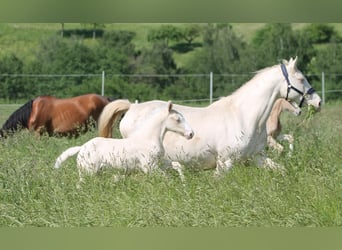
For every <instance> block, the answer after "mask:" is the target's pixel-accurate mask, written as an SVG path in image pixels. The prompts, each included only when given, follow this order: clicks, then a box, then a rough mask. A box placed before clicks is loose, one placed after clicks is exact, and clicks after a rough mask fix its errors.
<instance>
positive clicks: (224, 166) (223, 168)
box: [214, 157, 233, 177]
mask: <svg viewBox="0 0 342 250" xmlns="http://www.w3.org/2000/svg"><path fill="white" fill-rule="evenodd" d="M232 167H233V160H232V159H231V158H228V159H227V160H225V161H223V158H222V157H218V159H217V162H216V169H215V173H214V176H215V177H220V176H222V175H223V174H225V173H227V172H228V171H229V170H230V169H231V168H232Z"/></svg>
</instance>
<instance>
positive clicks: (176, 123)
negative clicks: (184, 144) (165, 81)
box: [165, 101, 194, 139]
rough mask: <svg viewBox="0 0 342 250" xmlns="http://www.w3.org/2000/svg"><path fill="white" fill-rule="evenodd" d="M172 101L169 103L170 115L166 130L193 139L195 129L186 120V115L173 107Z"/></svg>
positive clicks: (166, 122)
mask: <svg viewBox="0 0 342 250" xmlns="http://www.w3.org/2000/svg"><path fill="white" fill-rule="evenodd" d="M172 106H173V105H172V102H171V101H169V102H168V103H167V108H168V116H167V119H166V121H165V128H166V130H169V131H173V132H176V133H178V134H181V135H183V136H184V137H185V138H186V139H191V138H192V137H193V136H194V131H193V130H192V128H191V127H190V125H189V124H188V122H187V121H186V120H185V118H184V116H183V115H182V114H181V113H179V112H178V111H176V110H174V109H172Z"/></svg>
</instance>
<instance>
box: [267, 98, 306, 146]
mask: <svg viewBox="0 0 342 250" xmlns="http://www.w3.org/2000/svg"><path fill="white" fill-rule="evenodd" d="M283 111H289V112H292V113H293V114H294V115H296V116H298V115H300V114H301V112H302V111H301V109H300V108H299V107H298V106H297V104H296V103H294V104H293V105H292V104H291V103H290V102H288V101H286V100H285V99H284V98H279V99H278V100H276V102H275V103H274V105H273V108H272V110H271V114H270V117H269V118H268V119H267V122H266V131H267V144H268V145H269V146H270V147H272V148H274V149H276V150H277V151H278V152H279V153H281V152H282V151H283V150H284V147H283V146H282V145H280V144H279V143H278V142H277V141H276V138H277V139H278V140H279V141H281V140H287V141H288V142H289V147H290V150H293V141H294V139H293V136H292V135H290V134H280V132H281V123H280V114H281V113H282V112H283Z"/></svg>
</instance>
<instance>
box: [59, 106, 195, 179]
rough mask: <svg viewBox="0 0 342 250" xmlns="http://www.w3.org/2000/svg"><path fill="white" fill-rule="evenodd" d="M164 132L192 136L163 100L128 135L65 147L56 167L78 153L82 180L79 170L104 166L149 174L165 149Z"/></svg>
mask: <svg viewBox="0 0 342 250" xmlns="http://www.w3.org/2000/svg"><path fill="white" fill-rule="evenodd" d="M118 103H120V105H122V106H125V107H126V108H127V109H129V107H130V105H131V104H130V102H129V101H127V100H118ZM166 131H172V132H176V133H177V134H178V135H180V136H181V137H184V138H185V139H191V138H192V137H193V135H194V132H193V130H192V129H191V127H190V126H189V124H188V123H187V122H186V120H185V119H184V117H183V115H182V114H181V113H179V112H178V111H176V110H173V109H172V103H171V102H168V103H166V104H165V103H163V104H162V105H160V106H159V107H158V108H157V109H156V110H151V112H150V113H149V114H148V116H147V117H146V122H144V123H143V124H141V126H140V127H136V131H134V132H133V133H132V134H131V136H130V137H129V138H126V139H112V138H103V137H96V138H93V139H91V140H89V141H88V142H86V143H85V144H83V145H82V146H76V147H71V148H69V149H67V150H65V151H64V152H63V153H62V154H61V155H60V156H59V157H58V158H57V160H56V163H55V168H59V167H60V166H61V164H62V162H64V161H65V160H66V159H67V158H69V157H71V156H73V155H75V154H77V153H78V155H77V166H78V170H79V175H80V181H82V172H86V173H88V174H93V173H96V172H97V171H99V170H100V169H101V168H103V167H113V168H119V169H122V168H123V169H126V170H129V169H134V168H137V169H141V170H142V171H143V172H144V173H148V172H150V171H151V170H154V169H156V168H157V167H158V163H160V161H161V160H166V159H165V158H164V155H165V152H164V147H163V143H162V141H163V139H164V135H165V133H166ZM170 167H173V168H175V169H176V170H177V171H178V172H179V174H180V177H181V178H182V179H183V175H182V173H181V171H180V170H178V169H177V166H174V165H171V162H170Z"/></svg>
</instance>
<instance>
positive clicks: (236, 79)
mask: <svg viewBox="0 0 342 250" xmlns="http://www.w3.org/2000/svg"><path fill="white" fill-rule="evenodd" d="M306 76H307V78H308V80H309V82H310V83H311V85H312V86H313V87H314V88H315V89H316V91H317V92H318V93H319V94H320V95H321V97H322V102H323V104H324V103H325V102H326V101H327V100H328V99H329V98H331V99H341V98H342V95H341V94H340V93H342V74H325V73H324V72H322V73H321V74H309V75H306ZM251 77H252V74H213V73H212V72H210V73H208V74H173V75H157V74H156V75H151V74H132V75H128V74H126V75H125V74H108V75H106V74H105V72H104V71H103V72H102V73H101V74H66V75H62V74H0V85H1V84H2V82H3V80H4V79H16V81H14V83H13V84H16V82H20V79H21V82H22V81H23V80H24V79H38V80H37V82H38V83H37V84H36V85H35V89H34V90H32V91H33V93H34V95H35V96H38V95H45V94H50V95H58V93H57V91H56V90H55V89H56V86H54V85H53V84H49V81H51V79H54V81H53V82H54V83H55V82H56V79H59V81H64V82H70V83H69V84H71V85H72V84H75V83H74V82H77V81H79V82H82V83H83V82H89V84H87V85H88V87H84V86H83V87H82V88H84V91H86V92H95V93H99V94H101V95H107V96H112V95H113V93H112V92H113V88H114V87H115V85H116V84H117V83H118V82H119V81H118V80H119V79H126V81H127V82H137V81H138V79H145V81H146V79H153V80H152V81H149V82H153V81H156V79H166V81H167V80H170V79H178V85H176V86H175V87H174V88H177V87H178V88H183V87H184V88H186V87H187V86H188V85H186V84H184V83H187V82H190V81H189V79H196V83H194V81H193V80H192V81H191V82H192V83H191V84H192V88H193V89H197V90H198V89H201V91H199V92H200V93H201V94H200V95H199V94H197V95H194V96H190V95H191V93H190V94H188V95H186V96H187V98H186V99H184V98H183V99H177V98H176V97H175V96H172V100H173V101H174V102H178V103H182V102H209V103H211V102H213V101H214V100H216V99H218V98H220V97H221V96H227V95H229V94H230V93H231V92H233V91H234V90H235V89H237V88H238V87H240V86H241V85H242V84H243V83H244V82H246V81H247V80H248V79H250V78H251ZM18 79H19V80H18ZM68 79H69V81H68ZM70 79H73V80H70ZM75 79H79V80H75ZM82 79H83V80H82ZM132 79H134V80H132ZM171 81H174V80H171ZM174 82H175V81H174ZM83 85H84V84H83ZM22 86H23V85H22ZM153 86H155V85H153ZM12 87H15V86H12ZM130 90H131V91H132V92H134V91H133V90H132V89H130ZM171 90H172V88H171ZM54 91H55V92H56V93H54ZM74 91H75V93H74V94H76V93H77V91H79V88H78V87H77V86H76V84H75V90H74ZM119 91H120V90H119ZM122 91H124V90H122ZM184 91H186V89H184ZM47 92H48V93H47ZM169 92H172V91H169ZM190 92H191V91H190ZM194 92H195V91H193V93H194ZM78 94H81V93H78ZM125 97H126V98H129V99H139V98H138V97H137V96H135V94H134V93H131V94H130V93H129V90H127V91H126V96H125ZM162 98H168V96H167V95H164V96H153V97H152V96H151V98H150V99H162Z"/></svg>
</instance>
